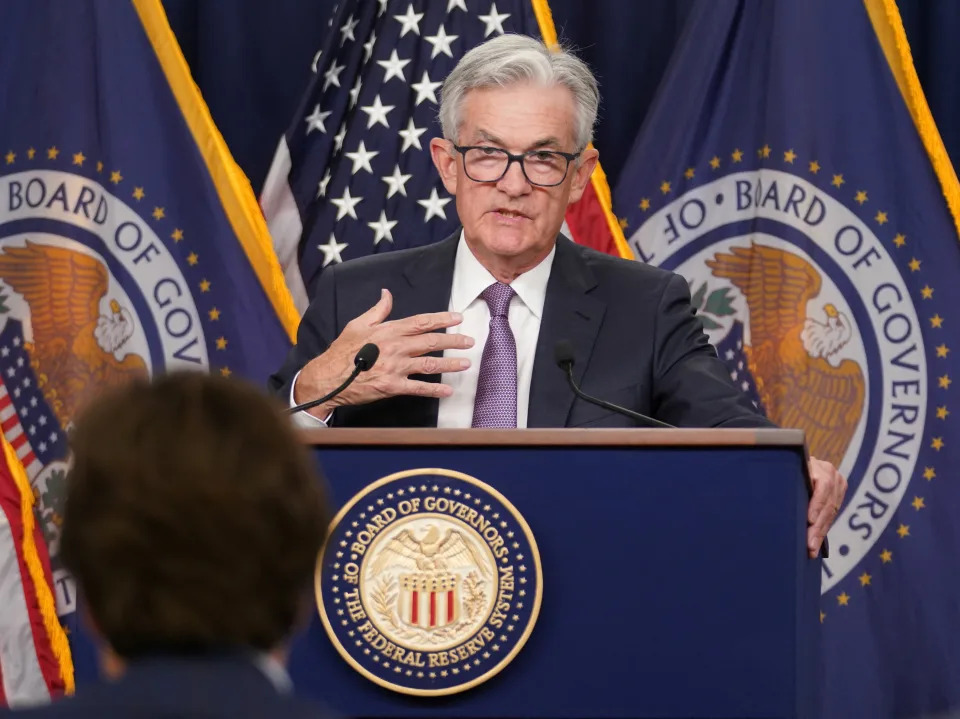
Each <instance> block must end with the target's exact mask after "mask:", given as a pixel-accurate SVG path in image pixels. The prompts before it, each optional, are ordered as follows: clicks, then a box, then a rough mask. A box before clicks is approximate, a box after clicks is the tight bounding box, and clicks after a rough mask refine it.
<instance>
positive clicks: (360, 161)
mask: <svg viewBox="0 0 960 719" xmlns="http://www.w3.org/2000/svg"><path fill="white" fill-rule="evenodd" d="M344 154H345V155H346V156H347V157H349V158H350V159H351V160H352V161H353V169H352V170H351V171H350V174H351V175H356V174H357V172H358V171H360V170H361V169H362V170H366V171H367V172H369V173H370V174H371V175H372V174H373V168H372V167H370V160H372V159H373V158H374V157H376V156H377V155H379V154H380V153H379V152H378V151H376V150H374V151H372V152H371V151H369V150H367V148H366V146H365V145H364V144H363V140H360V146H359V147H358V148H357V151H356V152H345V153H344Z"/></svg>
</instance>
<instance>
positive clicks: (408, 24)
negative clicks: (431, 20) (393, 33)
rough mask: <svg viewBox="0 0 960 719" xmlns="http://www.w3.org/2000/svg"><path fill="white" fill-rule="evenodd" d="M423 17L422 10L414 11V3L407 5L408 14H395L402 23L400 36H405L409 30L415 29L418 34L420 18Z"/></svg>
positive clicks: (395, 17) (396, 18)
mask: <svg viewBox="0 0 960 719" xmlns="http://www.w3.org/2000/svg"><path fill="white" fill-rule="evenodd" d="M422 17H423V13H422V12H419V13H417V12H414V11H413V3H411V4H409V5H407V14H406V15H394V16H393V18H394V20H396V21H397V22H399V23H400V24H401V25H403V27H402V28H400V37H403V36H404V35H406V34H407V33H408V32H410V31H413V32H415V33H416V34H417V35H419V34H420V19H421V18H422Z"/></svg>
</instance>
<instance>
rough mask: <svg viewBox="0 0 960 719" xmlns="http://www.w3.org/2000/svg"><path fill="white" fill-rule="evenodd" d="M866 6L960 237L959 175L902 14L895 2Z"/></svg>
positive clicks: (879, 0)
mask: <svg viewBox="0 0 960 719" xmlns="http://www.w3.org/2000/svg"><path fill="white" fill-rule="evenodd" d="M864 5H865V6H866V8H867V14H868V15H869V16H870V22H871V24H872V25H873V29H874V32H876V34H877V39H878V40H879V42H880V46H881V47H882V48H883V54H884V56H885V57H886V59H887V64H888V65H889V66H890V70H891V71H892V72H893V76H894V78H896V81H897V86H898V87H899V88H900V93H901V94H902V95H903V100H904V102H905V103H906V105H907V108H908V109H909V111H910V116H911V117H912V118H913V124H914V125H915V126H916V128H917V132H918V133H919V134H920V139H921V140H922V142H923V147H924V149H926V151H927V155H928V156H929V157H930V163H931V164H932V165H933V170H934V172H935V173H936V175H937V179H938V180H939V181H940V188H941V189H942V190H943V196H944V197H945V198H946V200H947V207H949V208H950V215H951V216H952V217H953V224H954V227H956V229H957V234H958V236H960V181H958V180H957V172H956V170H955V169H954V167H953V163H952V162H951V161H950V156H949V155H948V154H947V148H946V147H945V146H944V144H943V138H942V137H941V136H940V131H939V130H938V129H937V123H936V122H935V121H934V119H933V114H932V113H931V112H930V106H929V105H928V104H927V98H926V96H925V95H924V92H923V87H922V86H921V85H920V78H919V77H918V76H917V70H916V68H915V67H914V65H913V57H912V56H911V54H910V43H908V42H907V33H906V31H905V30H904V29H903V21H902V19H901V18H900V11H899V10H898V9H897V4H896V2H894V0H864Z"/></svg>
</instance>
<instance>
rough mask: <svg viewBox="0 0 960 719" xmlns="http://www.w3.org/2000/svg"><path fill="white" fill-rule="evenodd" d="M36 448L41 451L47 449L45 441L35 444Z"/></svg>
mask: <svg viewBox="0 0 960 719" xmlns="http://www.w3.org/2000/svg"><path fill="white" fill-rule="evenodd" d="M37 449H39V450H40V451H41V452H46V451H47V443H46V442H41V443H40V444H39V445H37Z"/></svg>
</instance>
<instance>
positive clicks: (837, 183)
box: [830, 175, 843, 187]
mask: <svg viewBox="0 0 960 719" xmlns="http://www.w3.org/2000/svg"><path fill="white" fill-rule="evenodd" d="M830 184H831V185H833V186H834V187H840V185H842V184H843V175H834V176H833V180H831V182H830Z"/></svg>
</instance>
